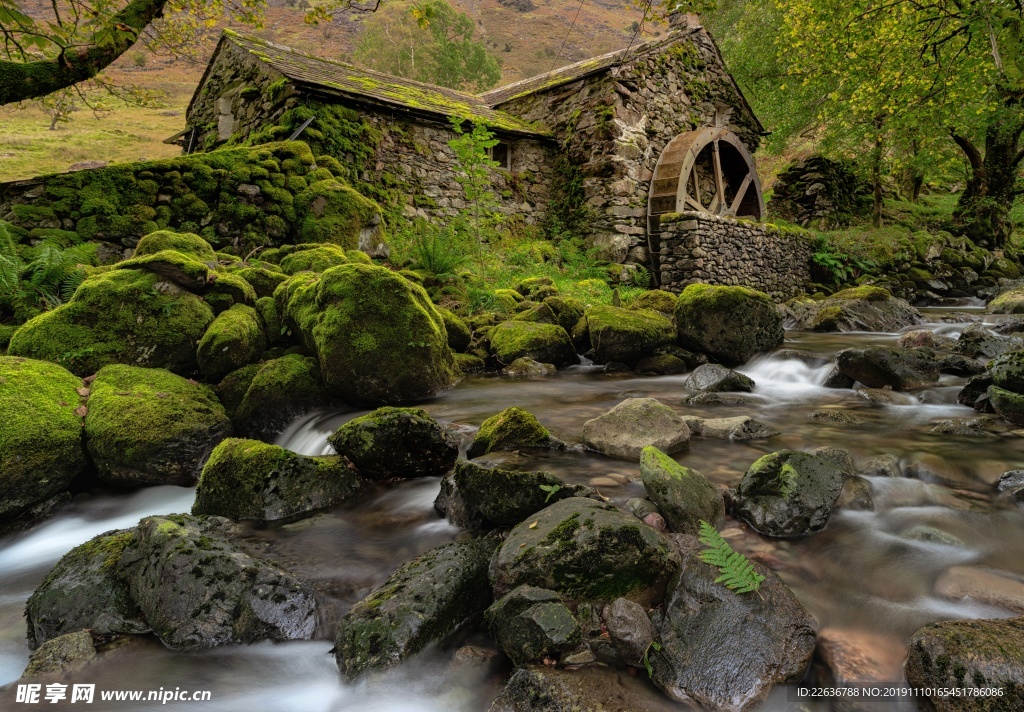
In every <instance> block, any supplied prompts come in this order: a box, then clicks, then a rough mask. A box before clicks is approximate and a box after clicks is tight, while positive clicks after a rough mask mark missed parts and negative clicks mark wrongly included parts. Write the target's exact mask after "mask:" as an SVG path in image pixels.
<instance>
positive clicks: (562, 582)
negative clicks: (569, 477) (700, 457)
mask: <svg viewBox="0 0 1024 712" xmlns="http://www.w3.org/2000/svg"><path fill="white" fill-rule="evenodd" d="M531 519H532V520H533V521H530V522H522V523H521V524H519V525H517V526H516V527H515V528H513V529H512V531H511V532H510V533H509V535H508V538H507V539H506V540H505V542H504V543H503V544H502V545H501V548H500V549H499V550H498V554H497V555H496V556H495V557H494V559H493V560H492V562H491V568H490V578H491V584H492V585H493V587H494V595H495V597H497V598H500V597H502V596H504V595H505V594H507V593H508V592H510V591H511V590H513V589H514V588H516V587H517V586H520V585H522V584H529V585H531V586H538V587H540V588H547V589H550V590H552V591H556V592H557V593H560V594H562V595H563V596H565V597H566V598H567V599H570V600H573V601H605V602H609V603H610V602H611V601H613V600H615V599H616V598H620V597H622V598H628V599H630V600H635V601H637V602H640V603H646V604H650V603H656V602H657V601H660V600H661V599H662V597H663V595H664V592H665V587H666V585H667V584H668V581H669V579H670V578H671V577H672V575H673V574H674V573H675V572H676V571H677V570H678V568H679V555H678V554H677V553H676V552H675V551H674V550H673V548H672V546H671V544H670V543H669V541H668V539H666V538H665V536H664V535H662V534H660V533H659V532H657V531H655V530H654V529H652V528H651V527H648V526H647V525H646V524H644V523H642V522H640V521H639V520H637V519H636V518H635V517H633V516H632V515H630V514H624V513H622V512H620V511H619V510H617V509H616V508H615V507H613V506H612V505H608V504H602V503H600V502H595V501H594V500H592V499H583V498H580V497H570V498H568V499H563V500H561V501H559V502H555V503H554V504H552V505H550V506H548V507H547V508H545V509H543V510H541V511H540V512H538V513H537V514H536V515H534V516H533V517H532V518H531Z"/></svg>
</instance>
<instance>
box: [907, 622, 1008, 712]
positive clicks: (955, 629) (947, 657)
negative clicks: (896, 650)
mask: <svg viewBox="0 0 1024 712" xmlns="http://www.w3.org/2000/svg"><path fill="white" fill-rule="evenodd" d="M904 671H905V674H906V677H907V682H908V683H910V684H911V685H912V686H915V687H923V688H948V687H968V688H971V687H974V688H978V687H993V688H1002V692H1003V694H1002V696H1001V697H971V696H956V697H949V696H942V697H940V696H938V695H935V696H931V697H926V698H924V700H927V701H928V702H930V703H931V705H932V706H933V708H934V709H935V710H937V712H962V711H963V710H990V709H1005V710H1012V709H1022V708H1024V619H1021V618H1010V619H1005V620H966V621H943V622H941V623H933V624H931V625H927V626H925V627H924V628H921V629H920V630H918V631H917V632H916V633H914V635H913V637H912V638H911V639H910V650H909V652H908V654H907V662H906V666H905V668H904ZM993 700H998V706H995V705H993Z"/></svg>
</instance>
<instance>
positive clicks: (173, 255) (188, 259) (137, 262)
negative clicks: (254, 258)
mask: <svg viewBox="0 0 1024 712" xmlns="http://www.w3.org/2000/svg"><path fill="white" fill-rule="evenodd" d="M117 267H118V269H144V270H148V271H150V272H153V273H154V274H157V275H159V276H160V277H162V278H163V279H166V280H168V281H170V282H173V283H174V284H176V285H178V286H179V287H181V288H182V289H187V290H189V291H191V292H204V291H206V288H207V286H208V284H209V283H210V281H211V275H212V274H214V271H213V270H211V269H210V266H209V265H207V264H205V263H203V262H200V261H199V260H197V259H196V258H194V257H192V256H190V255H187V254H184V253H181V252H178V251H176V250H162V251H160V252H156V253H154V254H151V255H144V256H142V257H133V258H131V259H129V260H125V261H123V262H119V263H118V264H117Z"/></svg>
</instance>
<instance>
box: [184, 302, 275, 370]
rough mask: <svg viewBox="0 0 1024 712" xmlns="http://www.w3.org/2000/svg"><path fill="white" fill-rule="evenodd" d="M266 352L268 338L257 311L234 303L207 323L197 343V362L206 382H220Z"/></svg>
mask: <svg viewBox="0 0 1024 712" xmlns="http://www.w3.org/2000/svg"><path fill="white" fill-rule="evenodd" d="M266 350H267V335H266V333H265V332H264V328H263V323H262V321H261V320H260V317H259V315H258V314H257V313H256V310H255V309H253V308H252V307H250V306H246V305H245V304H235V305H234V306H232V307H231V308H230V309H227V310H225V311H223V312H221V314H220V315H219V316H218V317H217V318H216V319H214V320H213V323H212V324H210V326H209V328H208V329H207V330H206V332H205V333H204V334H203V338H202V339H200V340H199V346H198V348H197V350H196V359H197V360H198V362H199V370H200V371H201V372H202V374H203V376H204V377H205V378H206V379H207V380H210V381H219V380H221V379H222V378H224V376H226V375H228V374H229V373H231V372H232V371H235V370H237V369H239V368H241V367H242V366H245V365H246V364H249V363H253V362H255V361H258V360H259V358H260V354H262V353H263V352H264V351H266Z"/></svg>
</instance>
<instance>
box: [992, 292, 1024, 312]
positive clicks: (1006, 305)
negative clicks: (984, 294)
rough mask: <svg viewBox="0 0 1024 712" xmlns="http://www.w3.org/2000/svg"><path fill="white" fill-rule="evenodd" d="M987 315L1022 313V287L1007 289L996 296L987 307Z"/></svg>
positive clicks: (1023, 295)
mask: <svg viewBox="0 0 1024 712" xmlns="http://www.w3.org/2000/svg"><path fill="white" fill-rule="evenodd" d="M987 311H988V313H989V314H1021V313H1024V287H1021V288H1017V289H1009V290H1007V291H1005V292H1003V293H1001V294H999V295H997V296H996V298H995V299H993V300H992V301H991V302H989V305H988V310H987Z"/></svg>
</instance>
